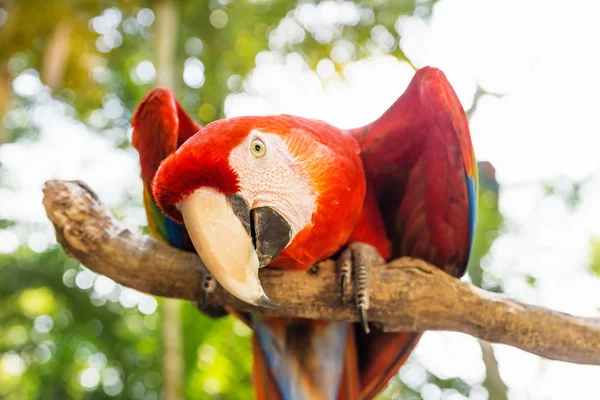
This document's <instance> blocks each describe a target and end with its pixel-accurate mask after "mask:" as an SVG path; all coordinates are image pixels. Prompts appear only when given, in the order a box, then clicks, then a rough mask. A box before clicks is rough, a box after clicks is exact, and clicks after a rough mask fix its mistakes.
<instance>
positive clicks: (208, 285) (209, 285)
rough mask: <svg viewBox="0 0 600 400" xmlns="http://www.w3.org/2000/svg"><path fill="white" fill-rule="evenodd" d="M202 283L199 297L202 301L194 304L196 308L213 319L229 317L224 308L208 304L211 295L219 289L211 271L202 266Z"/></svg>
mask: <svg viewBox="0 0 600 400" xmlns="http://www.w3.org/2000/svg"><path fill="white" fill-rule="evenodd" d="M201 274H202V282H201V284H200V289H201V292H200V293H199V295H198V298H199V299H200V301H198V300H196V301H195V302H194V303H195V305H196V307H197V308H198V309H199V310H200V311H202V312H203V313H205V314H208V315H210V316H211V317H222V316H225V315H227V311H225V309H224V308H223V307H219V306H211V305H209V304H208V300H209V298H210V295H211V293H213V292H214V291H215V289H216V288H217V281H216V280H215V278H213V276H212V274H211V273H210V271H209V270H208V269H207V268H206V267H205V266H204V265H202V272H201Z"/></svg>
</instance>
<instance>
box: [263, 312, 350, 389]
mask: <svg viewBox="0 0 600 400" xmlns="http://www.w3.org/2000/svg"><path fill="white" fill-rule="evenodd" d="M350 327H351V325H349V324H348V323H346V322H325V321H309V320H289V319H280V318H269V319H262V320H255V321H253V329H254V333H255V339H254V344H255V345H254V367H255V371H254V379H255V386H256V396H257V399H259V400H262V399H271V398H275V399H281V400H292V399H293V400H309V399H310V400H336V399H338V398H344V399H353V398H355V397H354V396H355V395H356V394H357V393H358V388H359V387H358V385H359V380H358V373H357V367H356V365H357V363H356V351H355V349H354V347H353V346H354V339H353V337H352V338H350V339H349V335H350V332H351V330H352V329H349V328H350ZM349 346H350V347H349ZM348 349H350V350H351V351H350V353H352V354H350V355H348V353H349V351H348ZM348 361H350V362H352V363H353V365H347V364H348ZM342 387H343V388H342ZM274 389H275V390H274ZM342 394H343V396H344V397H339V396H340V395H342ZM276 395H278V396H279V397H275V396H276Z"/></svg>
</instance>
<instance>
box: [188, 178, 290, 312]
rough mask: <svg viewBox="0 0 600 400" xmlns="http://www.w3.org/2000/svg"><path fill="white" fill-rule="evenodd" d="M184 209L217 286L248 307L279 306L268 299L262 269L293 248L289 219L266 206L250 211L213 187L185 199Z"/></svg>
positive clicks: (198, 248) (234, 198) (235, 198)
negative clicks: (263, 286) (264, 288)
mask: <svg viewBox="0 0 600 400" xmlns="http://www.w3.org/2000/svg"><path fill="white" fill-rule="evenodd" d="M180 208H181V214H182V216H183V221H184V222H185V226H186V229H187V231H188V233H189V235H190V238H191V240H192V243H193V244H194V247H195V249H196V252H197V253H198V255H199V256H200V258H201V259H202V261H203V262H204V265H205V266H206V268H208V270H209V271H210V272H211V274H212V275H213V276H214V278H215V279H216V280H217V282H219V284H220V285H221V286H223V287H224V288H225V289H226V290H227V291H228V292H229V293H231V294H232V295H234V296H235V297H237V298H238V299H240V300H242V301H245V302H246V303H249V304H253V305H256V306H261V307H269V308H275V307H279V305H278V304H277V303H275V302H274V301H272V300H271V299H269V298H268V297H267V295H266V294H265V292H264V290H263V288H262V286H261V284H260V280H259V279H258V270H259V268H261V267H263V266H265V265H267V264H268V263H269V262H270V261H271V260H272V259H273V258H275V257H276V256H277V255H278V254H279V253H280V252H281V251H282V250H283V249H284V248H285V246H287V244H288V243H289V241H290V239H291V228H290V226H289V224H288V223H287V222H286V221H285V219H284V218H283V217H281V215H279V214H278V213H277V212H276V211H274V210H273V209H271V208H268V207H260V208H256V209H254V210H249V207H248V205H247V204H246V202H245V201H244V200H243V199H242V198H241V197H240V196H237V195H234V196H226V195H224V194H222V193H220V192H218V191H217V190H215V189H212V188H209V187H202V188H200V189H197V190H195V191H194V192H192V193H191V194H190V195H189V196H187V197H185V198H184V199H183V200H182V201H181V204H180ZM251 217H252V221H251Z"/></svg>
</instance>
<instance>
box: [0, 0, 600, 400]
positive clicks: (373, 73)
mask: <svg viewBox="0 0 600 400" xmlns="http://www.w3.org/2000/svg"><path fill="white" fill-rule="evenodd" d="M323 8H325V7H320V8H318V7H315V10H312V11H311V10H309V9H307V10H304V11H302V12H303V13H304V14H302V17H303V18H304V17H306V18H309V17H310V18H313V17H314V18H324V19H327V18H328V15H329V14H328V12H330V11H331V10H329V11H328V10H327V9H325V10H323ZM311 12H312V13H313V14H314V13H317V14H315V15H316V17H315V15H312V16H311V14H310V13H311ZM417 14H418V12H417ZM598 15H600V2H597V1H595V0H582V1H572V2H564V1H562V2H559V1H552V0H551V1H541V0H537V1H532V0H527V1H515V0H508V1H500V0H442V1H440V2H439V3H438V4H437V5H436V6H435V7H434V11H433V15H432V17H431V18H430V19H429V20H428V21H424V20H422V19H421V18H419V17H416V16H415V17H402V18H401V19H400V20H399V21H398V23H397V24H396V29H397V31H398V32H399V33H401V34H402V39H401V41H400V46H401V47H402V49H403V50H404V52H405V53H406V54H407V56H408V57H409V58H410V59H411V60H412V62H413V64H414V65H416V66H417V67H422V66H425V65H432V66H435V67H438V68H440V69H442V70H443V71H444V72H445V73H446V75H447V76H448V79H449V80H450V82H451V83H452V85H453V86H454V88H455V90H456V92H457V94H458V96H459V98H460V100H461V102H462V104H463V106H464V107H465V109H468V108H470V107H471V106H472V103H473V96H474V94H475V90H476V88H477V85H480V86H481V87H482V88H483V89H484V90H486V91H488V92H493V93H496V94H498V95H500V96H492V95H484V96H483V97H482V99H481V101H480V102H479V104H478V107H477V110H476V111H475V113H474V114H473V117H472V119H471V134H472V138H473V144H474V147H475V152H476V154H477V157H478V159H480V160H489V161H491V162H492V163H493V164H494V166H495V167H496V170H497V178H498V180H499V182H500V183H501V185H502V186H501V197H500V208H501V211H502V213H503V214H504V216H505V218H506V224H507V227H508V228H507V233H505V234H504V235H502V236H501V237H500V238H499V239H498V240H497V241H496V242H495V244H494V246H493V247H492V249H491V252H490V254H489V255H488V256H487V257H486V258H485V259H484V260H483V262H482V264H483V267H484V268H485V270H486V271H487V273H488V275H489V276H491V277H494V278H495V279H497V280H498V281H500V282H501V283H502V285H503V288H504V291H505V293H506V294H507V295H509V296H511V297H514V298H517V299H519V300H522V301H525V302H528V303H532V304H537V305H542V306H545V307H549V308H552V309H556V310H560V311H565V312H569V313H573V314H578V315H585V316H598V315H599V309H600V299H599V298H598V295H597V294H598V293H600V279H597V278H594V277H592V275H591V274H590V273H589V271H588V269H587V263H588V262H589V243H590V237H592V236H594V235H595V236H598V237H600V207H598V204H600V157H598V152H599V149H600V119H599V118H597V112H598V110H599V109H600V100H599V98H598V95H597V93H600V74H599V73H598V72H597V71H600V57H599V56H598V52H597V48H598V42H599V40H600V24H599V23H598V22H597V17H598ZM351 17H352V16H351V14H349V17H348V18H351ZM280 28H281V34H282V35H283V36H285V34H289V35H292V36H293V35H294V32H295V30H294V26H293V24H290V23H287V24H284V25H282V26H280ZM325 34H326V32H325ZM379 34H380V33H377V32H374V34H373V35H374V37H375V36H376V35H379ZM382 35H383V34H382ZM381 37H382V38H383V39H382V40H385V35H384V36H381ZM277 40H283V39H281V37H278V38H277ZM343 51H344V49H343V48H340V49H339V50H338V53H336V55H335V56H336V57H338V56H340V54H342V55H343ZM332 57H334V55H333V54H332ZM256 61H257V67H256V69H255V70H254V71H253V73H252V74H251V75H250V76H249V77H248V78H247V79H246V81H245V82H244V87H245V88H246V92H245V93H241V94H235V95H230V96H229V97H228V98H227V101H226V104H225V110H226V115H227V116H228V117H233V116H240V115H264V114H276V113H290V114H295V115H300V116H305V117H310V118H318V119H323V120H325V121H328V122H330V123H332V124H334V125H336V126H339V127H341V128H351V127H356V126H361V125H364V124H366V123H368V122H371V121H372V120H374V119H376V118H377V117H378V116H379V115H381V114H382V113H383V112H384V111H385V110H386V109H387V107H389V106H390V105H391V104H392V103H393V101H394V100H395V99H396V98H397V97H398V96H399V95H400V94H401V93H402V92H403V90H404V88H405V87H406V85H407V84H408V82H409V80H410V78H411V77H412V75H413V73H414V72H413V70H412V69H411V67H410V66H409V65H408V64H406V63H404V62H400V61H398V60H396V59H395V58H393V57H390V56H386V55H384V54H381V55H374V56H373V57H371V58H369V59H366V60H361V61H358V62H353V63H350V64H348V65H347V67H346V68H345V69H344V70H343V73H342V75H338V74H337V73H336V72H335V71H333V69H332V68H331V66H332V64H331V62H328V61H327V60H325V61H322V62H321V63H319V66H318V68H317V72H313V71H311V70H310V69H309V68H308V66H307V65H306V64H305V62H304V61H303V59H302V57H300V56H299V55H297V54H290V55H287V56H285V57H283V56H279V55H276V54H274V53H270V52H262V53H260V54H259V55H258V56H257V58H256ZM188 79H191V81H194V79H193V77H190V76H188ZM14 89H15V91H17V92H18V93H29V94H30V95H31V96H34V97H35V98H36V99H37V100H36V104H37V105H36V106H35V108H34V117H35V118H36V120H37V121H39V122H40V126H41V128H42V132H41V136H40V138H41V139H40V141H39V142H37V143H15V144H9V145H5V146H2V147H1V148H0V162H2V163H3V165H4V166H5V167H6V168H7V170H8V171H9V172H8V174H9V175H8V178H9V182H11V179H12V184H13V186H14V187H15V188H16V189H17V191H14V192H13V191H6V190H5V191H4V192H0V197H2V199H3V207H2V208H1V209H0V218H14V217H16V216H18V217H19V218H21V219H22V218H23V215H25V218H26V219H28V220H29V221H30V222H32V223H45V224H46V225H44V226H46V228H47V229H46V230H45V231H42V232H38V233H36V234H29V233H28V234H25V233H21V232H18V231H16V232H10V231H1V232H0V233H1V235H2V237H0V251H2V252H9V251H10V250H11V248H14V247H15V246H17V245H18V243H19V242H23V241H26V242H27V243H28V244H29V245H30V247H32V248H34V249H37V250H38V251H41V250H43V249H44V248H46V247H47V246H49V245H50V244H51V243H53V231H52V228H51V226H50V225H49V224H47V223H46V222H45V221H46V220H45V213H44V210H43V208H42V206H41V191H40V188H41V187H42V185H43V182H44V181H45V180H47V179H51V178H61V179H82V180H85V181H86V182H88V183H89V184H90V185H91V187H92V188H93V189H94V190H96V191H97V192H98V194H99V195H100V198H102V199H103V201H104V202H105V203H106V204H108V205H109V206H115V205H117V204H119V202H120V201H121V200H122V199H123V198H124V196H126V195H130V196H137V194H138V193H139V192H140V191H141V183H140V182H139V179H137V171H138V166H137V159H136V157H135V153H134V152H133V151H130V150H117V151H115V150H114V144H113V142H111V140H109V139H106V138H102V137H99V136H98V135H95V134H94V133H93V132H90V131H89V129H88V128H87V127H86V126H85V125H84V124H82V123H76V122H74V121H73V120H72V119H71V118H70V116H71V111H70V110H69V109H68V107H67V106H65V105H64V104H62V103H58V102H56V101H53V100H52V99H51V98H50V97H49V95H48V94H47V92H46V91H45V89H44V88H43V87H41V84H39V79H38V78H37V77H36V76H35V74H34V73H31V72H29V73H27V74H26V76H25V75H24V77H23V79H21V80H20V81H19V80H15V83H14ZM107 165H110V173H107V169H106V166H107ZM33 166H35V168H34V167H33ZM134 170H135V171H136V173H135V174H133V173H131V171H134ZM11 177H12V178H11ZM581 179H587V180H586V182H587V183H586V184H585V185H584V188H583V192H582V197H583V201H582V203H581V204H580V205H579V207H577V208H576V209H575V210H572V209H571V208H569V207H567V206H566V205H565V203H564V201H562V200H560V199H559V198H558V197H556V196H550V197H546V196H544V193H543V191H542V189H541V188H540V186H539V185H536V184H535V182H539V181H541V180H548V181H551V182H554V183H556V184H558V185H559V187H564V188H565V190H567V189H568V182H569V181H570V180H581ZM2 190H3V189H0V191H2ZM5 199H6V203H5V202H4V201H5ZM24 209H26V210H27V211H28V212H27V213H25V214H24V213H23V210H24ZM126 211H127V210H126ZM129 211H130V212H124V213H123V214H124V215H126V217H125V220H124V223H125V224H126V225H127V226H129V227H132V228H134V229H135V228H136V227H138V226H140V225H143V224H144V215H143V212H142V211H141V209H131V210H129ZM526 276H533V277H535V278H536V285H535V286H531V285H529V284H527V282H526V280H525V279H524V277H526ZM494 349H495V352H496V356H497V358H498V360H499V368H500V373H501V376H502V378H503V380H504V381H505V382H506V384H507V385H508V386H509V388H510V391H509V398H510V399H511V400H517V399H519V400H520V399H572V398H589V396H590V395H591V394H593V393H597V381H596V379H597V377H598V376H600V368H599V367H592V366H580V365H574V364H569V363H563V362H555V361H548V360H542V359H540V358H539V357H537V356H534V355H531V354H527V353H525V352H523V351H520V350H518V349H514V348H511V347H508V346H503V345H495V346H494ZM417 361H418V362H417ZM423 367H425V368H427V369H428V370H429V371H431V372H433V373H434V374H436V375H437V376H439V377H440V378H448V377H453V376H460V377H462V378H463V379H464V380H465V381H466V382H468V383H471V384H477V383H480V382H481V381H482V380H483V379H484V365H483V362H482V360H481V350H480V348H479V345H478V343H477V341H476V340H475V339H473V338H471V337H469V336H467V335H463V334H458V333H437V332H436V333H427V334H426V335H425V336H424V338H423V339H422V340H421V342H420V344H419V346H418V348H417V349H416V351H415V352H414V354H413V356H412V359H411V362H409V363H408V364H407V365H406V366H405V367H404V368H403V369H402V370H401V376H402V378H403V379H404V380H405V381H406V382H407V383H408V384H409V385H411V386H414V387H421V385H422V383H423V379H424V377H425V374H424V370H423ZM421 393H422V395H423V397H424V398H425V399H426V400H436V399H446V400H455V399H460V398H463V397H462V396H461V395H459V394H458V393H456V392H444V393H442V392H439V391H436V390H435V389H432V388H431V387H429V386H425V387H422V388H421ZM471 398H473V399H484V398H485V396H483V395H482V394H481V393H480V392H473V393H472V395H471Z"/></svg>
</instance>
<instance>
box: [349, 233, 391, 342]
mask: <svg viewBox="0 0 600 400" xmlns="http://www.w3.org/2000/svg"><path fill="white" fill-rule="evenodd" d="M383 262H384V260H383V259H382V258H381V256H380V255H379V252H378V251H377V250H376V249H375V247H373V246H371V245H369V244H366V243H362V242H353V243H350V245H349V246H348V247H346V249H344V251H342V253H341V255H340V257H339V258H338V259H337V267H338V284H339V285H340V288H341V298H342V304H344V303H345V299H344V294H345V293H346V288H347V287H348V285H349V284H350V282H351V281H353V280H354V300H355V302H356V308H357V310H358V315H359V318H360V325H361V327H362V329H363V330H364V332H365V333H369V321H368V317H367V311H368V309H369V275H370V272H371V271H370V270H371V266H373V265H378V264H382V263H383Z"/></svg>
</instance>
